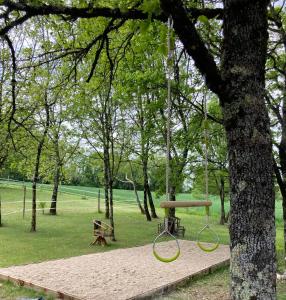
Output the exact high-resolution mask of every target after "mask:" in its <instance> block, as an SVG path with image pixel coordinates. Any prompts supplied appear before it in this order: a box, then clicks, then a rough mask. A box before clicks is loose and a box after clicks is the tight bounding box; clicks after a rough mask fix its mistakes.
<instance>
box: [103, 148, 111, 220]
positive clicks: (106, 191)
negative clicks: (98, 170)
mask: <svg viewBox="0 0 286 300" xmlns="http://www.w3.org/2000/svg"><path fill="white" fill-rule="evenodd" d="M108 151H109V150H108V149H106V147H105V149H104V158H103V163H104V198H105V219H109V217H110V210H109V179H108V178H109V175H108V174H109V172H110V170H109V153H108Z"/></svg>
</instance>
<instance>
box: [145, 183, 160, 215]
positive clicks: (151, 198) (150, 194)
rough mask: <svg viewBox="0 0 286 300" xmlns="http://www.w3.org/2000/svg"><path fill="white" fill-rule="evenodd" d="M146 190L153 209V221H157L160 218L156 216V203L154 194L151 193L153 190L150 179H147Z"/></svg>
mask: <svg viewBox="0 0 286 300" xmlns="http://www.w3.org/2000/svg"><path fill="white" fill-rule="evenodd" d="M146 188H147V196H148V199H149V205H150V209H151V216H152V218H153V219H157V218H158V216H157V214H156V208H155V205H154V202H153V197H152V192H151V189H150V185H149V180H148V179H147V185H146Z"/></svg>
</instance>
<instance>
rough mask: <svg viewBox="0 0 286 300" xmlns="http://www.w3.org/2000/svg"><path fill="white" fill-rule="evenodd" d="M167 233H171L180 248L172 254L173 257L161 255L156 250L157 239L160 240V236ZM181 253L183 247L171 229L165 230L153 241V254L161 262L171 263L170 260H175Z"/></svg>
mask: <svg viewBox="0 0 286 300" xmlns="http://www.w3.org/2000/svg"><path fill="white" fill-rule="evenodd" d="M165 233H167V234H168V235H170V236H171V237H172V238H173V239H174V240H175V241H176V244H177V248H178V251H177V253H176V254H175V255H174V256H172V257H169V258H168V257H162V256H160V255H159V254H158V253H157V252H156V249H155V248H156V241H157V240H158V238H160V237H161V236H162V235H164V234H165ZM180 253H181V249H180V244H179V242H178V240H177V239H176V237H175V236H173V235H172V234H171V233H170V232H169V231H166V230H164V231H163V232H161V233H160V234H159V235H158V236H157V237H156V238H155V240H154V242H153V255H154V256H155V257H156V258H157V259H158V260H159V261H161V262H163V263H169V262H172V261H175V260H176V259H177V258H178V257H179V256H180Z"/></svg>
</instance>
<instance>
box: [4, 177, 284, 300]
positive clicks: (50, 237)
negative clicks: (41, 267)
mask: <svg viewBox="0 0 286 300" xmlns="http://www.w3.org/2000/svg"><path fill="white" fill-rule="evenodd" d="M26 186H27V195H26V213H25V218H23V216H22V209H23V186H22V184H21V183H16V182H15V183H12V182H3V181H2V182H1V184H0V194H1V199H2V222H3V227H2V228H0V267H6V266H11V265H19V264H27V263H32V262H39V261H44V260H50V259H56V258H64V257H70V256H77V255H82V254H88V253H95V252H99V251H109V250H113V249H117V248H126V247H133V246H138V245H144V244H148V243H152V241H153V239H154V238H155V236H156V232H157V224H158V223H159V222H161V221H162V217H163V214H164V212H163V211H162V210H161V209H160V208H158V206H159V202H160V200H161V199H155V204H156V206H157V212H158V214H159V217H160V219H157V220H153V221H152V222H147V221H146V219H145V216H144V215H142V214H140V212H139V209H138V208H137V206H136V202H135V197H134V193H133V192H132V191H127V190H114V218H115V234H116V239H117V241H116V242H114V243H109V246H108V247H106V248H104V247H89V244H90V242H91V241H92V240H93V237H92V220H93V219H104V214H103V213H101V214H99V213H98V212H97V195H98V189H97V188H92V187H71V186H62V187H61V189H60V191H61V192H60V193H59V199H58V215H57V216H51V215H49V214H48V207H49V201H50V198H51V186H49V185H42V186H39V190H38V203H40V202H46V209H45V214H43V213H42V210H40V209H39V210H38V214H37V232H36V233H31V232H30V222H31V189H30V187H31V186H30V184H26ZM139 194H140V197H141V198H143V193H141V192H140V193H139ZM101 197H102V200H101V208H102V210H103V209H104V201H103V190H101ZM200 199H203V196H198V195H187V194H180V195H178V200H200ZM211 199H212V201H213V206H212V209H211V211H212V216H211V224H212V228H213V230H214V231H216V232H217V233H218V234H219V237H220V242H221V243H222V244H228V243H229V235H228V228H227V226H221V225H218V221H219V212H220V202H219V199H218V198H217V197H211ZM226 208H227V210H228V203H226ZM276 215H277V218H276V219H277V251H278V258H279V267H280V268H281V270H282V267H283V259H282V256H283V253H282V245H283V244H282V237H283V236H282V208H281V203H280V202H279V201H277V207H276ZM177 216H178V217H180V218H181V220H182V221H181V222H182V223H183V225H184V226H185V227H186V236H185V238H186V239H191V240H195V239H196V235H197V232H198V231H199V230H200V229H201V228H202V227H203V226H204V224H205V216H204V208H189V209H179V210H177ZM202 238H203V240H204V241H209V242H211V241H212V237H211V235H209V234H207V233H206V234H205V235H204V236H203V237H202ZM212 276H213V277H212ZM227 278H228V272H227V271H226V270H223V271H219V272H216V273H215V274H214V275H210V276H208V277H207V278H205V279H204V280H206V281H207V284H208V285H210V286H211V285H212V282H213V281H215V282H219V281H221V283H222V285H219V289H223V290H224V291H226V293H227V290H228V287H227V286H228V284H227ZM200 282H202V281H200V280H198V281H196V283H193V284H192V285H191V286H188V287H186V288H185V289H183V290H180V292H179V293H180V294H179V295H181V296H179V297H182V293H183V294H184V293H185V294H186V295H188V294H190V295H192V291H191V290H190V289H192V287H194V288H196V289H197V290H198V291H199V290H200ZM215 286H216V285H215ZM215 286H214V287H213V289H211V290H212V292H211V293H210V296H211V295H213V293H215V291H214V290H215V289H216V287H215ZM219 289H218V290H217V293H218V294H219V293H220V291H219ZM202 293H203V291H202ZM19 295H21V296H26V297H27V296H30V297H32V296H35V295H38V294H36V293H34V292H32V291H29V290H26V289H22V288H15V287H14V286H13V285H11V284H8V283H2V286H1V287H0V299H1V300H2V299H3V300H8V299H16V298H17V297H18V296H19ZM170 297H171V296H170ZM172 297H174V298H170V299H183V298H177V296H176V294H173V296H172ZM279 297H280V298H279V299H281V300H282V299H286V290H285V287H284V290H283V286H282V285H281V287H280V288H279ZM283 297H284V298H283ZM185 299H187V298H185ZM192 299H193V298H192ZM194 299H196V298H194ZM198 299H199V298H198ZM206 299H213V298H206Z"/></svg>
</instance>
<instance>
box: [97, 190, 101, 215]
mask: <svg viewBox="0 0 286 300" xmlns="http://www.w3.org/2000/svg"><path fill="white" fill-rule="evenodd" d="M97 211H98V213H99V214H100V213H101V211H100V189H99V190H98V196H97Z"/></svg>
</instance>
